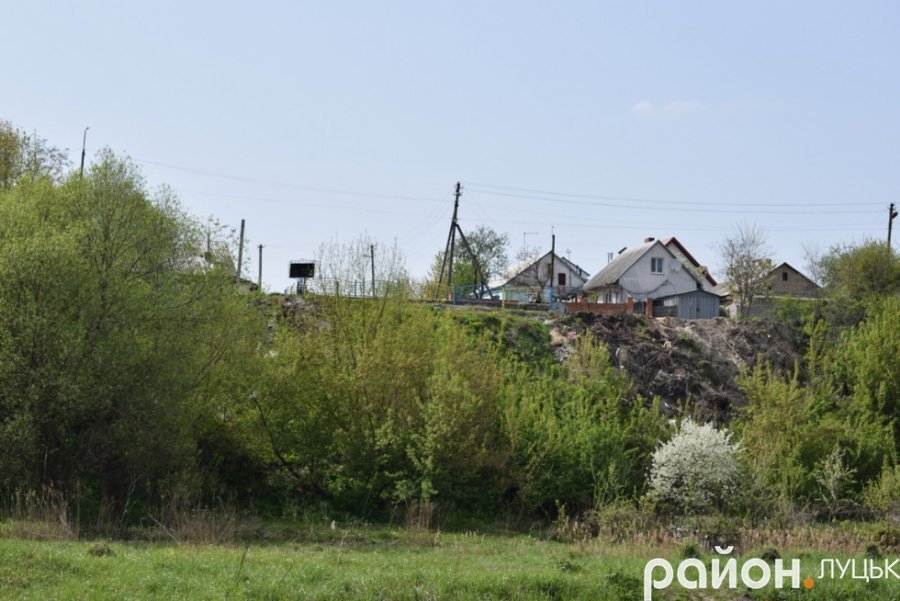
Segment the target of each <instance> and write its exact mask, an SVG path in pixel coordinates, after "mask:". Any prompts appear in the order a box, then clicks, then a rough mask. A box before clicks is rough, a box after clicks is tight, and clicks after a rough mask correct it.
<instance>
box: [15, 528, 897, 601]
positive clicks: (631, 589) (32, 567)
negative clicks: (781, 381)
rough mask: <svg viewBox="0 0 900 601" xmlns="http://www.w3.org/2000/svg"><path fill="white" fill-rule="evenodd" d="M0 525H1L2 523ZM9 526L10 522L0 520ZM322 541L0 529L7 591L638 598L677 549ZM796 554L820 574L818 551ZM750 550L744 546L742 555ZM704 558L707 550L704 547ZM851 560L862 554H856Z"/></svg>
mask: <svg viewBox="0 0 900 601" xmlns="http://www.w3.org/2000/svg"><path fill="white" fill-rule="evenodd" d="M0 531H2V530H0ZM2 532H6V533H7V534H8V532H9V529H8V528H7V529H6V530H5V531H2ZM335 534H336V535H337V536H336V537H335V538H333V539H331V540H325V541H323V542H318V543H316V542H302V543H300V542H289V541H284V542H278V543H270V544H248V545H241V544H230V545H229V544H209V545H201V544H196V543H192V544H187V543H182V544H178V543H176V542H174V541H170V542H103V541H60V540H57V541H52V540H26V539H20V538H11V537H9V536H4V537H3V538H0V597H2V598H3V599H41V600H44V599H323V600H324V599H334V600H338V599H349V600H362V599H365V600H375V599H385V600H387V599H390V600H393V599H398V600H417V601H423V600H439V599H459V600H462V599H482V600H488V599H507V600H513V599H522V600H538V599H542V600H546V599H554V600H569V599H571V600H591V601H602V600H615V601H617V600H620V599H640V598H642V587H643V584H642V583H643V581H642V575H643V568H644V565H645V563H646V561H647V560H648V559H650V558H652V557H656V556H661V557H664V558H666V559H669V560H670V561H671V562H672V563H673V565H676V566H677V563H678V562H679V561H680V560H681V555H680V552H681V549H679V548H678V547H676V546H669V547H667V548H665V549H663V550H660V549H658V548H654V547H652V546H649V545H643V544H631V545H610V544H603V543H599V542H588V543H582V544H562V543H557V542H553V541H547V540H546V539H544V538H535V537H530V536H527V535H502V534H494V535H485V534H477V533H459V534H447V533H434V532H424V533H419V534H415V535H410V534H409V533H406V532H404V531H397V532H390V531H385V530H379V531H373V533H372V534H373V536H371V537H367V536H365V533H363V535H362V536H360V532H354V533H353V534H352V535H349V534H345V535H342V534H341V532H340V530H338V531H337V532H336V533H335ZM783 555H784V557H785V559H789V558H793V557H798V558H800V559H801V560H802V566H803V568H802V573H803V577H804V578H805V577H806V576H812V577H813V578H817V576H818V569H819V562H820V560H821V559H822V558H823V557H829V558H831V557H838V558H844V559H846V558H849V557H850V556H848V555H846V554H844V555H841V554H838V555H835V554H833V553H827V554H822V553H812V552H804V551H802V550H794V551H793V553H791V552H783ZM755 556H758V553H756V554H755V553H754V552H748V553H746V554H744V555H743V556H742V558H743V559H749V558H750V557H755ZM701 559H704V560H705V562H706V564H707V565H709V560H710V559H711V557H710V556H709V555H708V554H704V555H702V556H701ZM858 559H859V561H861V560H862V556H861V555H860V556H859V557H858ZM653 598H654V599H736V598H739V599H835V600H837V599H866V600H873V601H874V600H882V599H883V600H885V601H887V600H892V599H898V598H900V583H898V582H896V581H884V580H880V581H872V582H868V583H867V582H865V581H862V580H851V579H850V578H849V574H848V576H847V577H846V578H845V579H844V580H831V579H826V580H817V582H816V585H815V587H814V588H813V589H812V590H806V589H803V588H801V589H799V590H787V591H775V590H774V589H769V590H762V591H753V592H752V594H749V591H747V590H746V589H742V590H737V591H718V592H716V591H704V593H703V594H697V593H695V594H694V595H693V596H691V595H690V594H689V593H688V592H687V591H684V590H683V589H681V588H680V587H679V586H678V585H677V584H676V585H673V586H672V587H670V588H669V589H668V590H665V591H656V592H654V595H653Z"/></svg>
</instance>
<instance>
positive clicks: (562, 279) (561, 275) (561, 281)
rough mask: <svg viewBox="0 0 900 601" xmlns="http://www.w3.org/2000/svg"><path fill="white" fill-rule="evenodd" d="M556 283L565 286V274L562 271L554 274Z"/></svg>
mask: <svg viewBox="0 0 900 601" xmlns="http://www.w3.org/2000/svg"><path fill="white" fill-rule="evenodd" d="M556 285H557V286H565V285H566V274H564V273H557V274H556Z"/></svg>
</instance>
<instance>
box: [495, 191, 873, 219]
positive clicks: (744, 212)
mask: <svg viewBox="0 0 900 601" xmlns="http://www.w3.org/2000/svg"><path fill="white" fill-rule="evenodd" d="M482 193H484V194H493V195H496V196H506V197H510V198H522V199H528V200H542V201H546V202H558V203H564V204H576V205H588V206H595V207H607V208H614V209H632V210H634V209H638V210H646V209H652V210H654V211H673V212H678V213H728V214H739V215H808V214H809V211H810V209H811V208H813V207H810V206H807V205H803V206H806V207H807V208H806V210H803V211H753V210H748V209H735V210H731V209H694V208H685V207H675V206H654V207H636V206H634V205H626V204H616V203H607V202H591V201H587V200H571V199H565V198H553V197H550V196H530V195H524V194H512V193H507V192H488V191H485V190H482ZM635 202H638V201H637V200H635ZM640 202H648V203H649V202H653V203H662V202H664V201H661V200H652V201H651V200H641V201H640ZM672 204H674V203H666V205H672ZM719 206H721V204H720V205H719ZM756 206H762V205H756ZM777 206H786V205H777ZM843 206H846V204H844V205H843ZM861 213H881V211H880V210H865V211H859V210H844V211H820V210H816V214H817V215H822V214H826V215H859V214H861Z"/></svg>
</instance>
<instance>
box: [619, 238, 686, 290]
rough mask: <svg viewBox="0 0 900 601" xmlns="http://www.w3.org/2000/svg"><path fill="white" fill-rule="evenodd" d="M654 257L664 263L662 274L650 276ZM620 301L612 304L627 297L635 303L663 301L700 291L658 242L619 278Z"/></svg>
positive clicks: (679, 264)
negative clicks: (674, 296)
mask: <svg viewBox="0 0 900 601" xmlns="http://www.w3.org/2000/svg"><path fill="white" fill-rule="evenodd" d="M654 258H659V259H662V260H663V270H662V273H651V271H650V267H651V261H652V259H654ZM619 286H620V287H621V298H617V299H614V300H612V299H611V300H612V302H625V299H626V298H627V297H628V296H631V297H632V298H633V299H634V300H636V301H641V300H645V299H647V298H661V297H663V296H670V295H673V294H681V293H682V292H690V291H692V290H697V280H696V279H694V276H692V275H691V274H690V272H689V271H688V270H687V269H686V268H685V267H684V265H683V264H682V263H681V261H679V260H678V259H676V258H675V257H674V256H673V255H672V253H670V252H669V251H668V250H667V249H666V248H665V247H664V246H663V245H662V244H659V243H657V244H656V245H655V246H654V247H653V248H651V249H650V250H649V251H647V252H646V253H644V255H643V256H642V257H641V258H640V259H638V260H637V261H636V262H635V263H634V265H632V266H631V267H630V268H629V269H628V270H627V271H626V272H625V273H623V274H622V276H621V277H620V278H619Z"/></svg>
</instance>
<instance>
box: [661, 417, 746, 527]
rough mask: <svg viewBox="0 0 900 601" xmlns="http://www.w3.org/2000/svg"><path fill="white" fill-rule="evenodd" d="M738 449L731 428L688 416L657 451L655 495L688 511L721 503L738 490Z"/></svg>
mask: <svg viewBox="0 0 900 601" xmlns="http://www.w3.org/2000/svg"><path fill="white" fill-rule="evenodd" d="M737 452H738V445H737V444H732V442H731V433H730V432H729V431H728V430H727V429H722V430H717V429H716V428H715V427H713V425H712V424H704V425H699V424H697V423H695V422H694V421H692V420H691V419H686V420H684V421H683V422H681V425H680V427H679V428H678V431H677V432H676V433H675V435H674V436H673V437H672V439H671V440H670V441H669V442H667V443H665V444H662V445H660V446H659V448H657V449H656V451H655V452H654V453H653V465H652V467H651V468H650V491H651V494H652V495H653V496H655V497H656V498H657V499H658V500H660V501H663V502H668V503H671V504H672V505H674V506H675V507H678V508H682V509H684V510H685V511H699V510H703V509H707V508H709V507H711V506H713V505H717V504H719V503H721V502H722V501H723V500H724V499H725V498H726V497H727V496H729V495H731V494H732V493H733V492H734V486H735V484H736V482H737V477H738V463H737Z"/></svg>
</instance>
